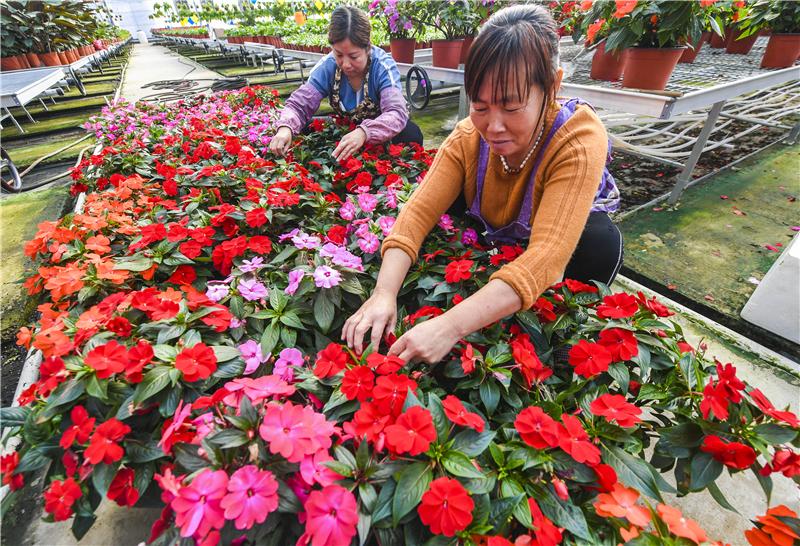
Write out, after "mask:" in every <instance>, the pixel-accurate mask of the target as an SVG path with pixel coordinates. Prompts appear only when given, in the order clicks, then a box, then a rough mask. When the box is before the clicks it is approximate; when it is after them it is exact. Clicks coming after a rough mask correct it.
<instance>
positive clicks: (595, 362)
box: [569, 339, 611, 379]
mask: <svg viewBox="0 0 800 546" xmlns="http://www.w3.org/2000/svg"><path fill="white" fill-rule="evenodd" d="M569 363H570V364H571V365H572V366H575V373H576V374H578V375H580V376H582V377H585V378H587V379H588V378H591V377H594V376H595V375H597V374H599V373H603V372H604V371H606V370H607V369H608V365H609V364H611V353H610V352H608V349H606V348H605V347H604V346H602V345H600V344H598V343H590V342H588V341H586V340H585V339H582V340H580V341H579V342H578V344H577V345H575V346H574V347H572V349H570V350H569Z"/></svg>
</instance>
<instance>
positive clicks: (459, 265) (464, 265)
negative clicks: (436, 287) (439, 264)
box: [444, 260, 475, 284]
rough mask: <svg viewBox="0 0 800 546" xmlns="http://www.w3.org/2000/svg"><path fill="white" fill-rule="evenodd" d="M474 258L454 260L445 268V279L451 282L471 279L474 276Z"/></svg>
mask: <svg viewBox="0 0 800 546" xmlns="http://www.w3.org/2000/svg"><path fill="white" fill-rule="evenodd" d="M474 263H475V262H473V261H472V260H454V261H452V262H450V263H449V264H447V267H445V268H444V280H445V281H447V282H448V283H449V284H455V283H457V282H460V281H466V280H469V278H470V277H472V271H471V269H472V264H474Z"/></svg>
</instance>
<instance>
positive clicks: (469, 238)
mask: <svg viewBox="0 0 800 546" xmlns="http://www.w3.org/2000/svg"><path fill="white" fill-rule="evenodd" d="M461 242H462V243H463V244H465V245H467V246H472V245H474V244H475V243H477V242H478V233H477V232H476V231H475V230H474V229H472V228H467V229H465V230H464V233H462V234H461Z"/></svg>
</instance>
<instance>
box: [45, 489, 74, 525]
mask: <svg viewBox="0 0 800 546" xmlns="http://www.w3.org/2000/svg"><path fill="white" fill-rule="evenodd" d="M82 494H83V492H82V491H81V486H80V485H78V484H77V482H75V480H74V479H73V478H67V479H66V480H63V481H61V480H54V481H52V482H51V483H50V487H48V488H47V491H45V492H44V510H45V512H47V513H49V514H53V519H55V520H56V521H64V520H67V519H69V518H70V516H71V515H72V505H73V504H75V501H76V500H78V499H79V498H81V495H82Z"/></svg>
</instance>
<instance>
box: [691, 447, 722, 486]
mask: <svg viewBox="0 0 800 546" xmlns="http://www.w3.org/2000/svg"><path fill="white" fill-rule="evenodd" d="M691 472H692V481H691V483H690V484H689V488H690V489H691V490H692V491H700V490H702V489H705V488H706V486H707V485H708V484H709V483H713V482H714V480H716V479H717V478H719V476H720V474H722V463H721V462H719V461H718V460H716V459H714V457H712V456H711V455H710V454H708V453H703V452H700V453H697V454H696V455H695V456H694V457H693V458H692V464H691Z"/></svg>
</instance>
